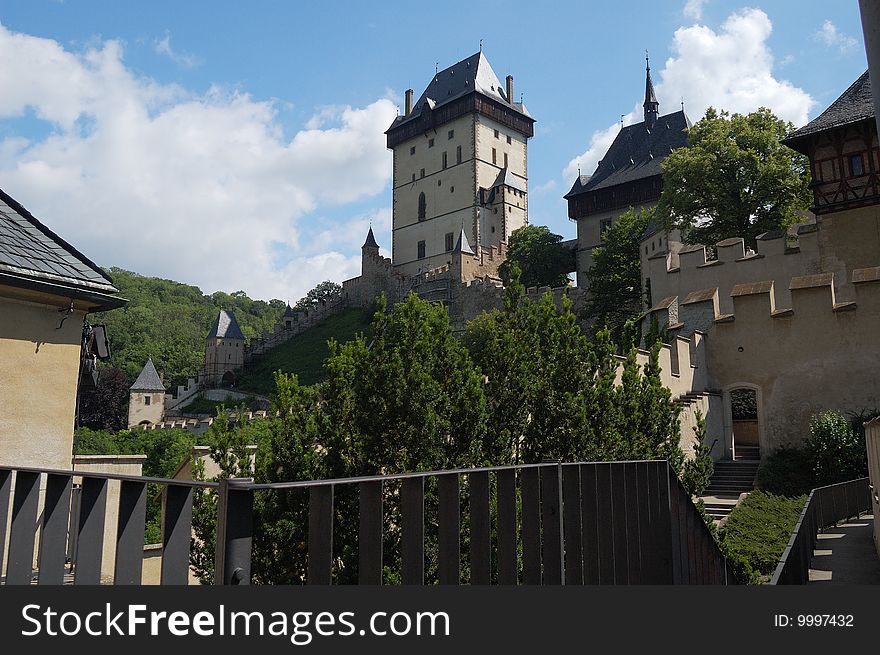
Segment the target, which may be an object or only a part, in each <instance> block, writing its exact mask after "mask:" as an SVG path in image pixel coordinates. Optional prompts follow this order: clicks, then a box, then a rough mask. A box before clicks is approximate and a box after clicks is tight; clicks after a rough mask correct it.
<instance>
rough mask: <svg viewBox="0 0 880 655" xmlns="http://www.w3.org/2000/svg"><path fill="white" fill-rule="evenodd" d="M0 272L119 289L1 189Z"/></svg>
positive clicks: (108, 290) (103, 290)
mask: <svg viewBox="0 0 880 655" xmlns="http://www.w3.org/2000/svg"><path fill="white" fill-rule="evenodd" d="M0 273H8V274H10V275H14V276H16V277H18V278H24V279H30V280H34V281H38V282H50V283H55V284H61V285H64V286H68V287H74V288H78V289H82V290H87V291H97V292H100V293H117V292H118V289H117V288H116V287H114V286H113V282H112V280H111V279H110V278H109V277H108V276H107V275H106V274H105V273H104V272H103V271H102V270H101V269H100V268H99V267H98V266H97V265H96V264H94V263H93V262H92V261H91V260H89V259H88V258H86V256H85V255H83V254H82V253H80V252H79V251H78V250H76V249H75V248H74V247H73V246H71V245H70V244H69V243H67V242H66V241H64V240H63V239H62V238H61V237H59V236H58V235H57V234H55V233H54V232H52V231H51V230H50V229H49V228H47V227H46V226H45V225H43V224H42V223H40V222H39V221H38V220H37V219H36V218H34V216H33V215H32V214H31V213H30V212H29V211H28V210H27V209H25V208H24V207H22V205H21V204H19V203H18V202H17V201H16V200H15V199H13V198H12V197H10V196H9V195H8V194H6V193H5V192H4V191H2V190H0Z"/></svg>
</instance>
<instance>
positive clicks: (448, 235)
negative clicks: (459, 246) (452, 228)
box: [446, 232, 455, 252]
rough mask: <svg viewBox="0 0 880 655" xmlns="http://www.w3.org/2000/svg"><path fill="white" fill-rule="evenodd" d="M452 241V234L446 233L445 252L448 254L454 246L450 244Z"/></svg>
mask: <svg viewBox="0 0 880 655" xmlns="http://www.w3.org/2000/svg"><path fill="white" fill-rule="evenodd" d="M452 239H453V233H452V232H447V233H446V252H449V251H450V250H452V249H453V248H454V247H455V244H453V243H452Z"/></svg>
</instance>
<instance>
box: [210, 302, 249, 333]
mask: <svg viewBox="0 0 880 655" xmlns="http://www.w3.org/2000/svg"><path fill="white" fill-rule="evenodd" d="M208 339H244V335H243V334H242V333H241V328H240V327H238V321H236V320H235V314H233V313H232V312H227V311H226V310H225V309H221V310H220V311H219V312H218V314H217V319H216V320H215V321H214V325H212V326H211V331H210V332H209V333H208Z"/></svg>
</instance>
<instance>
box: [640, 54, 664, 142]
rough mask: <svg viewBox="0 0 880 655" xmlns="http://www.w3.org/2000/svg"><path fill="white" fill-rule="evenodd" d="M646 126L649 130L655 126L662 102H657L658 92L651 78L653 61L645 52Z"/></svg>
mask: <svg viewBox="0 0 880 655" xmlns="http://www.w3.org/2000/svg"><path fill="white" fill-rule="evenodd" d="M642 106H643V107H644V108H645V127H647V128H648V129H649V130H650V129H651V128H653V127H654V123H656V122H657V118H658V117H659V116H660V103H659V102H657V94H656V93H654V82H653V81H652V80H651V62H650V61H648V54H647V53H645V103H644V105H642Z"/></svg>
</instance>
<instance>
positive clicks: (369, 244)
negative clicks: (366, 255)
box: [361, 226, 379, 250]
mask: <svg viewBox="0 0 880 655" xmlns="http://www.w3.org/2000/svg"><path fill="white" fill-rule="evenodd" d="M363 248H375V249H376V250H378V249H379V244H378V243H376V237H374V236H373V228H372V226H371V227H370V231H369V232H367V240H366V241H364V245H362V246H361V249H363Z"/></svg>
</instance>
